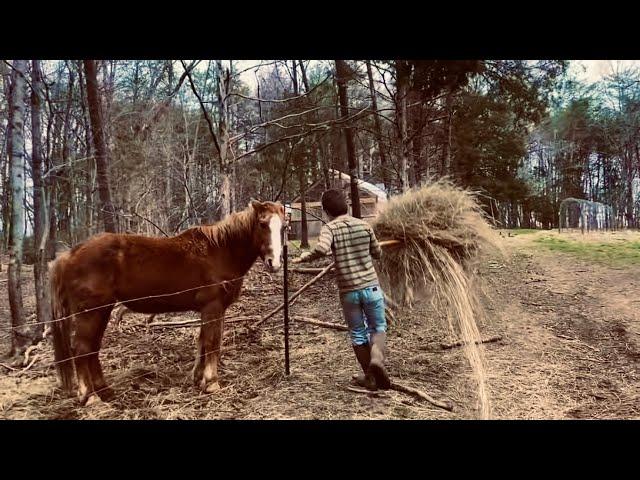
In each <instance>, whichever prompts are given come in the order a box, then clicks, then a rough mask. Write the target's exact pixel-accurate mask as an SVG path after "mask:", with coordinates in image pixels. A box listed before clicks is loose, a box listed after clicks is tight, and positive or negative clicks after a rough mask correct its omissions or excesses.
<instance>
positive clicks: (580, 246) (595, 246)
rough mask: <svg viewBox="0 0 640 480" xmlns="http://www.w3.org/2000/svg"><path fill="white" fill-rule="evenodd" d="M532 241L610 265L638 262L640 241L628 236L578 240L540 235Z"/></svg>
mask: <svg viewBox="0 0 640 480" xmlns="http://www.w3.org/2000/svg"><path fill="white" fill-rule="evenodd" d="M534 242H535V243H536V244H537V245H539V246H541V247H543V248H545V249H548V250H551V251H554V252H561V253H568V254H571V255H575V256H578V257H580V258H583V259H586V260H594V261H599V262H605V263H607V264H610V265H637V264H640V241H639V240H636V239H628V238H613V239H607V240H606V241H597V240H596V241H592V240H591V241H589V240H587V241H580V240H576V239H575V238H571V237H567V238H559V237H557V236H548V235H544V236H540V237H539V238H536V239H534Z"/></svg>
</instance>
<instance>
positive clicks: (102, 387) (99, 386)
mask: <svg viewBox="0 0 640 480" xmlns="http://www.w3.org/2000/svg"><path fill="white" fill-rule="evenodd" d="M99 314H100V316H101V318H100V323H99V324H98V325H97V327H96V332H95V333H96V335H95V337H94V338H93V344H92V348H93V351H95V352H98V351H99V350H100V346H101V345H102V337H103V335H104V331H105V330H106V328H107V324H108V323H109V318H110V316H111V309H109V311H104V310H100V312H99ZM98 355H99V354H98V353H96V354H95V355H91V356H89V370H90V372H91V378H92V379H93V387H94V392H95V393H96V394H97V395H98V396H99V397H100V398H101V399H102V400H105V401H106V400H109V399H110V398H111V397H112V396H113V390H111V389H110V388H109V387H107V382H106V381H105V380H104V375H103V373H102V366H101V365H100V359H99V358H98Z"/></svg>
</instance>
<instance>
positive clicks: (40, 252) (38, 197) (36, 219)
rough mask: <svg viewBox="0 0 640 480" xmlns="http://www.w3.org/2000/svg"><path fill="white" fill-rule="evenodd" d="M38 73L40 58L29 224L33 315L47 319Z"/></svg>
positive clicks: (34, 92) (34, 86) (34, 84)
mask: <svg viewBox="0 0 640 480" xmlns="http://www.w3.org/2000/svg"><path fill="white" fill-rule="evenodd" d="M41 109H42V72H41V71H40V61H39V60H33V61H32V63H31V152H32V153H31V172H32V173H31V176H32V178H33V209H34V213H33V224H34V228H33V230H34V232H33V233H34V249H35V263H34V265H33V274H34V280H35V290H36V318H37V320H38V322H48V321H50V320H51V304H50V299H49V289H48V288H47V240H48V236H49V231H48V230H49V228H48V225H49V217H48V214H47V197H46V194H45V189H44V183H43V181H42V136H41ZM43 327H44V324H43V323H38V325H37V327H36V330H35V332H34V333H35V336H36V338H40V337H42V332H43V330H44V328H43Z"/></svg>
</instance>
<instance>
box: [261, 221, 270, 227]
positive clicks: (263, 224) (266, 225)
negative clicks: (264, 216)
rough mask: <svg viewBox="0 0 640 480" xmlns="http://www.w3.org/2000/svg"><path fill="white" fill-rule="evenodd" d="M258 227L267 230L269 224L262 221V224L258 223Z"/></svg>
mask: <svg viewBox="0 0 640 480" xmlns="http://www.w3.org/2000/svg"><path fill="white" fill-rule="evenodd" d="M260 226H261V227H262V228H269V222H266V221H262V222H260Z"/></svg>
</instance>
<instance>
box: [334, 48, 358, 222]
mask: <svg viewBox="0 0 640 480" xmlns="http://www.w3.org/2000/svg"><path fill="white" fill-rule="evenodd" d="M335 62H336V81H337V83H338V98H339V102H340V115H341V117H342V118H347V117H348V116H349V98H348V96H347V80H348V77H349V71H350V69H349V66H348V65H347V62H345V61H344V60H336V61H335ZM343 131H344V135H345V140H346V143H347V161H348V163H349V175H350V176H351V182H350V183H351V214H352V215H353V216H354V217H356V218H362V214H361V213H360V194H359V192H358V159H357V158H356V152H355V145H354V142H353V129H352V128H351V126H349V125H345V126H344V127H343Z"/></svg>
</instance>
